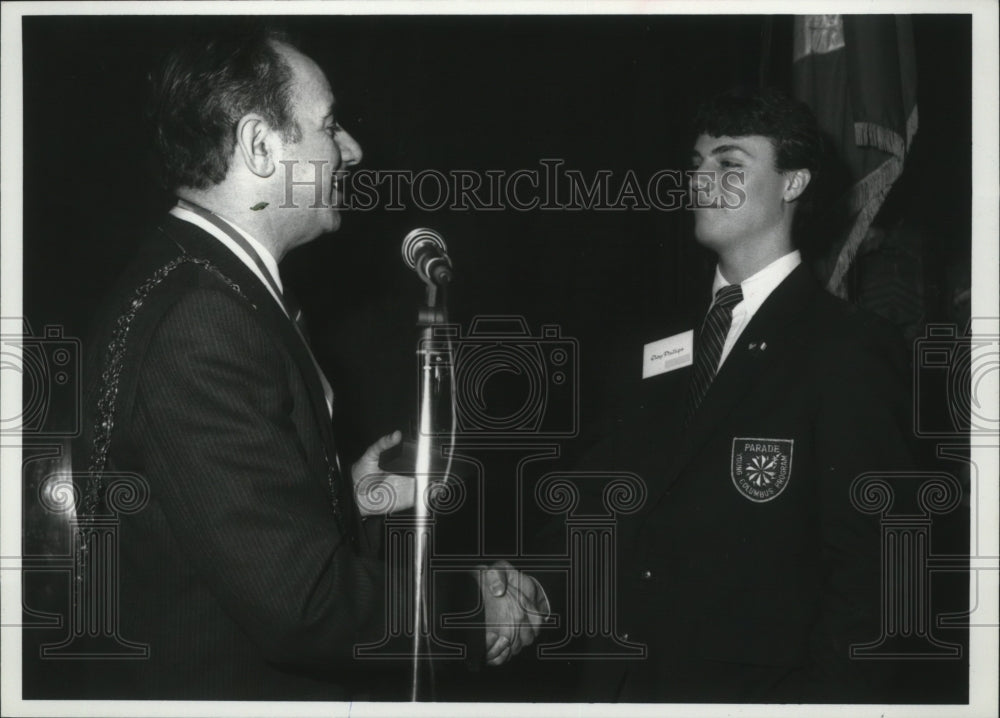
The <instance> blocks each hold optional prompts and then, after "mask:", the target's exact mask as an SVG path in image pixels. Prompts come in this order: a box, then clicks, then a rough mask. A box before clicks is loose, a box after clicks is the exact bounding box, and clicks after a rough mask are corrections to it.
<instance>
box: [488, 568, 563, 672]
mask: <svg viewBox="0 0 1000 718" xmlns="http://www.w3.org/2000/svg"><path fill="white" fill-rule="evenodd" d="M479 586H480V590H481V592H482V596H483V603H484V604H485V606H486V662H487V663H488V664H489V665H491V666H499V665H501V664H502V663H506V662H507V661H508V660H510V658H511V656H515V655H517V654H518V653H520V652H521V649H523V648H524V647H525V646H530V645H531V644H532V643H534V641H535V638H536V637H537V636H538V632H539V630H540V628H541V625H542V622H543V621H544V619H545V618H546V617H547V616H548V615H549V610H550V609H549V601H548V598H547V597H546V596H545V591H544V590H542V587H541V585H540V584H539V583H538V581H536V580H535V579H534V578H532V577H531V576H528V575H527V574H524V573H521V572H520V571H518V570H517V569H515V568H514V567H513V566H512V565H511V564H510V563H509V562H507V561H497V562H496V563H495V564H493V565H492V566H491V567H490V568H488V569H487V568H486V567H482V568H481V570H480V577H479Z"/></svg>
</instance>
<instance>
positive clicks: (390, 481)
mask: <svg viewBox="0 0 1000 718" xmlns="http://www.w3.org/2000/svg"><path fill="white" fill-rule="evenodd" d="M402 438H403V435H402V434H401V433H400V432H398V431H394V432H392V433H391V434H386V435H385V436H383V437H382V438H381V439H379V440H378V441H376V442H375V443H374V444H372V445H371V446H369V447H368V449H367V450H366V451H365V453H364V454H362V456H361V458H360V459H358V460H357V461H356V462H354V465H353V466H352V467H351V478H352V479H353V480H354V496H355V498H356V499H357V502H358V511H360V512H361V515H362V516H373V515H376V514H388V513H391V512H393V511H403V510H405V509H408V508H412V507H413V505H414V503H415V501H416V490H417V480H416V479H415V478H414V477H412V476H401V475H399V474H390V473H388V472H385V471H382V469H380V468H379V465H378V460H379V456H381V455H382V452H383V451H385V450H387V449H391V448H392V447H393V446H395V445H396V444H398V443H399V442H400V441H402Z"/></svg>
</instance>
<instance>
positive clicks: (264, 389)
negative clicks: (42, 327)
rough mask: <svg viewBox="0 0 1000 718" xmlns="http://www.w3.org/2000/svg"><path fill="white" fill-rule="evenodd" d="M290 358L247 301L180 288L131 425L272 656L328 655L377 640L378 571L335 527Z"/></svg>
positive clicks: (178, 528) (196, 553)
mask: <svg viewBox="0 0 1000 718" xmlns="http://www.w3.org/2000/svg"><path fill="white" fill-rule="evenodd" d="M288 361H289V358H288V357H287V355H285V354H284V353H283V352H282V351H281V350H280V347H279V346H277V345H276V344H275V341H274V337H273V336H272V335H271V334H269V333H268V332H267V331H266V330H265V329H264V327H262V326H261V325H260V323H259V322H258V320H257V318H256V317H255V316H254V310H253V309H252V308H251V307H250V306H248V305H247V304H246V303H245V302H242V301H241V300H239V299H238V298H236V297H235V296H233V295H231V294H229V293H227V292H224V291H218V290H214V289H200V290H198V291H194V292H189V293H186V294H185V295H184V296H183V297H182V298H181V299H180V300H179V301H178V302H176V303H175V304H174V305H172V306H171V308H170V309H169V310H167V311H166V313H165V314H164V315H163V317H162V319H161V320H160V322H159V324H158V325H157V327H156V329H155V331H153V332H152V335H151V339H150V341H149V344H148V346H147V347H146V350H145V352H144V358H143V362H142V368H141V374H140V376H141V379H140V381H139V387H138V389H137V400H136V402H135V406H134V409H133V413H132V418H133V423H132V425H131V426H129V427H127V429H126V430H127V431H130V432H131V433H132V434H133V440H134V441H135V442H136V443H137V444H138V445H139V446H140V447H141V452H142V455H143V457H144V462H145V474H146V478H147V479H148V481H149V483H150V490H151V493H152V497H153V500H154V501H156V502H158V504H159V506H160V507H161V508H162V511H163V513H164V515H165V517H166V519H167V521H168V523H169V525H170V528H171V530H172V532H173V536H174V538H175V539H176V541H177V544H178V545H179V548H180V550H181V551H182V552H183V554H184V556H185V558H186V560H188V561H190V563H191V565H192V566H193V567H194V569H195V570H196V571H197V572H198V573H199V574H200V576H201V578H202V579H203V580H204V582H205V583H206V584H207V585H208V586H209V588H210V590H211V591H212V592H213V594H214V595H215V596H216V598H217V599H218V601H219V602H220V603H221V604H222V605H223V606H224V608H225V609H226V610H227V611H229V612H230V614H231V615H232V616H233V618H234V619H235V620H236V621H237V622H238V623H239V624H240V625H241V626H242V628H243V629H244V630H245V631H246V633H247V634H248V635H249V636H250V637H251V638H252V640H254V641H255V642H256V643H257V644H259V645H260V646H261V648H262V649H263V650H264V651H265V653H266V654H267V655H268V656H270V657H271V659H272V660H274V661H278V662H291V663H296V664H309V663H317V662H320V663H325V662H327V661H330V660H334V659H340V658H349V657H351V656H352V653H353V651H352V649H353V646H354V645H355V644H356V643H358V642H368V641H374V640H377V639H378V638H380V637H381V635H382V625H383V621H384V607H383V606H384V570H383V568H382V566H381V564H380V562H379V561H377V560H375V559H374V558H369V557H361V556H358V555H357V554H356V553H355V552H354V551H352V550H351V547H350V545H349V543H348V542H347V541H346V539H345V538H344V537H343V536H341V535H340V534H339V532H338V529H337V527H336V523H335V520H334V515H333V512H332V509H331V506H330V502H329V495H328V493H327V487H326V486H325V485H324V484H325V477H318V476H317V473H318V472H317V470H316V468H315V466H313V467H310V465H309V463H308V457H307V453H306V450H305V446H304V444H303V440H302V437H300V436H299V432H298V431H297V429H296V427H295V425H294V424H293V421H292V419H291V416H290V411H291V408H292V407H293V405H294V404H295V402H301V401H303V397H302V396H301V390H300V391H298V392H295V391H293V387H292V386H291V385H290V382H289V367H288V364H287V362H288ZM345 480H349V478H347V477H345Z"/></svg>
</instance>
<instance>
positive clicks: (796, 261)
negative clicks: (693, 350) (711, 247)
mask: <svg viewBox="0 0 1000 718" xmlns="http://www.w3.org/2000/svg"><path fill="white" fill-rule="evenodd" d="M801 263H802V253H801V252H799V250H797V249H796V250H793V251H791V252H789V253H788V254H786V255H784V256H782V257H779V258H778V259H776V260H774V261H773V262H771V263H770V264H769V265H767V266H766V267H764V268H763V269H761V270H760V271H759V272H757V273H756V274H754V275H752V276H750V277H747V278H746V279H744V280H743V281H742V282H740V288H741V289H742V290H743V301H742V302H740V303H739V304H737V305H736V306H735V307H733V312H734V313H735V312H737V311H744V312H746V313H747V314H748V315H750V316H753V315H754V314H756V313H757V310H758V309H760V306H761V305H762V304H763V303H764V300H766V299H767V298H768V297H769V296H770V295H771V292H773V291H774V290H775V289H776V288H777V286H778V285H779V284H781V283H782V282H783V281H784V280H785V277H787V276H788V275H789V274H791V273H792V271H793V270H794V269H795V268H796V267H797V266H799V265H800V264H801ZM728 284H730V282H727V281H726V278H725V277H723V276H722V272H721V271H720V270H719V265H715V280H714V281H713V282H712V296H713V297H714V296H715V295H716V293H717V292H718V291H719V290H720V289H722V288H723V287H725V286H727V285H728Z"/></svg>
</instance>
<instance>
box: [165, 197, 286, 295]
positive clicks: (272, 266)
mask: <svg viewBox="0 0 1000 718" xmlns="http://www.w3.org/2000/svg"><path fill="white" fill-rule="evenodd" d="M170 214H172V215H173V216H175V217H177V219H183V220H184V221H185V222H190V223H191V224H193V225H196V226H198V227H200V228H201V229H203V230H205V231H206V232H208V233H209V234H210V235H212V236H213V237H215V238H216V239H217V240H219V241H220V242H222V243H223V244H224V245H225V246H226V248H227V249H228V250H229V251H230V252H232V253H233V254H235V255H236V256H237V258H239V260H240V261H241V262H243V264H245V265H247V268H248V269H249V270H250V271H251V272H253V273H254V276H255V277H257V279H259V280H260V281H261V283H262V284H263V285H264V286H265V287H267V291H268V292H270V294H271V296H272V297H274V301H276V302H277V303H278V306H279V307H281V311H283V312H285V314H286V315H287V314H288V312H286V311H285V304H284V302H282V301H281V297H280V296H279V295H278V294H276V293H275V291H274V287H272V286H271V282H269V281H267V278H266V277H265V276H264V275H263V274H261V271H260V267H259V266H257V263H256V262H255V261H253V257H251V256H250V255H248V254H247V253H246V252H245V251H244V250H243V247H241V246H240V245H238V244H236V242H234V241H233V240H232V238H231V237H229V236H228V235H227V234H226V233H225V232H223V231H222V230H221V229H219V228H218V227H216V226H215V225H214V224H212V223H211V222H209V221H207V220H206V219H204V218H203V217H200V216H199V215H197V214H195V213H194V212H192V211H191V210H189V209H184V208H183V207H174V208H173V209H172V210H170ZM215 216H216V217H219V215H215ZM219 219H221V220H222V221H223V222H225V223H226V224H228V225H229V226H230V227H232V228H233V229H235V230H236V231H237V232H239V233H240V236H242V237H243V238H244V239H245V240H246V241H247V242H249V243H250V246H251V247H253V248H254V251H255V252H257V255H258V256H259V257H260V261H261V262H263V263H264V267H265V268H266V269H267V272H268V274H270V275H271V279H273V280H274V283H275V284H276V285H277V286H278V289H279V290H281V291H284V290H285V287H284V285H283V284H282V283H281V277H280V276H279V274H278V262H277V261H276V260H275V259H274V257H273V256H272V255H271V253H270V252H268V251H267V249H266V248H265V247H264V245H263V244H261V243H260V242H258V241H257V240H256V239H254V238H253V237H251V236H250V234H249V233H248V232H247V231H246V230H244V229H241V228H240V227H238V226H236V225H235V224H233V223H232V222H230V221H229V220H228V219H226V218H225V217H219Z"/></svg>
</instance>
